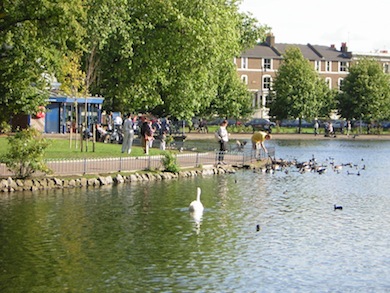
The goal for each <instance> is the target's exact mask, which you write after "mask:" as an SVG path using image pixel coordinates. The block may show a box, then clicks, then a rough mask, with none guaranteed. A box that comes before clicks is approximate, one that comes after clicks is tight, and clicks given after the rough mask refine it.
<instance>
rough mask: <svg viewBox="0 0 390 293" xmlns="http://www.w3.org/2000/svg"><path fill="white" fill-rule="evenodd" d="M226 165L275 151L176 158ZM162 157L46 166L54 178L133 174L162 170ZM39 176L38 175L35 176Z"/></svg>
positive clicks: (1, 169) (4, 173) (183, 162)
mask: <svg viewBox="0 0 390 293" xmlns="http://www.w3.org/2000/svg"><path fill="white" fill-rule="evenodd" d="M221 155H222V156H223V161H224V162H226V164H229V165H245V164H249V163H251V162H254V161H256V160H261V159H264V158H267V157H268V155H270V156H274V155H275V150H274V149H271V148H270V149H269V153H268V154H265V153H264V152H263V151H262V150H261V151H260V152H259V153H258V154H256V151H254V150H245V151H234V150H233V151H227V152H223V153H220V152H219V151H209V152H193V153H178V154H176V155H175V157H176V162H177V164H178V165H179V166H180V168H192V167H199V166H206V165H217V164H218V160H219V157H220V156H221ZM163 157H164V156H162V155H158V156H139V157H117V158H101V159H86V158H85V159H56V160H47V161H46V164H47V166H48V167H49V168H50V169H51V170H52V171H53V175H58V176H61V175H62V176H63V175H84V174H102V173H115V172H134V171H139V170H162V169H163V168H164V166H163V163H162V158H163ZM12 175H13V174H12V173H11V172H10V171H9V170H8V169H7V167H6V166H5V164H0V176H1V177H8V176H12ZM37 175H39V174H37Z"/></svg>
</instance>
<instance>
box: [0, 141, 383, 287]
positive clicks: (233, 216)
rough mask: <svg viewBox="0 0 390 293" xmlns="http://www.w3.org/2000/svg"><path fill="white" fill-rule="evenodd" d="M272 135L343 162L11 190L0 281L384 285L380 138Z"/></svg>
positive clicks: (2, 221) (1, 208)
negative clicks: (197, 202) (193, 210)
mask: <svg viewBox="0 0 390 293" xmlns="http://www.w3.org/2000/svg"><path fill="white" fill-rule="evenodd" d="M270 143H271V142H270ZM271 144H273V145H274V146H275V147H276V150H277V157H282V158H285V159H297V160H298V161H303V160H308V159H310V158H312V156H313V155H314V157H315V158H316V159H317V161H318V162H321V163H324V164H328V165H329V162H330V159H333V160H334V161H335V162H337V163H340V164H342V163H352V167H349V166H344V167H343V169H342V170H341V172H340V173H336V172H333V171H332V170H331V169H328V171H327V172H326V173H325V174H323V175H319V174H317V173H314V172H307V173H305V174H300V173H299V172H296V169H294V168H291V169H290V170H289V172H275V173H274V174H267V173H259V172H253V171H250V170H245V171H239V172H237V173H236V174H230V175H221V176H210V177H204V178H201V177H199V178H189V179H187V178H186V179H180V180H173V181H169V182H168V181H167V182H165V181H158V182H142V183H137V184H126V185H123V186H118V187H114V188H111V187H110V188H99V189H73V190H53V191H45V192H42V193H34V194H31V193H30V194H29V193H20V194H16V193H15V194H14V195H12V196H10V197H7V198H3V199H1V200H0V245H1V247H2V249H1V256H0V268H1V274H0V290H1V292H63V291H71V292H89V291H91V292H152V291H157V292H192V291H198V292H275V291H277V292H291V291H298V292H302V291H311V292H313V291H316V292H356V291H359V292H384V291H389V290H390V281H389V279H388V276H389V274H390V257H389V255H390V249H389V242H390V236H389V235H390V233H389V232H390V231H389V230H390V229H389V223H390V214H389V213H388V207H389V206H390V194H389V192H388V190H390V183H389V180H388V170H389V167H390V161H389V151H388V150H389V146H390V143H388V142H360V141H354V142H352V141H351V142H348V141H344V142H342V141H331V140H330V141H324V142H278V141H272V143H271ZM363 165H365V170H363V171H361V175H360V176H356V175H347V171H350V173H356V168H361V166H363ZM197 186H200V187H201V188H202V203H203V205H204V207H205V210H204V212H203V215H202V217H201V219H200V220H199V219H194V218H193V217H192V216H191V215H190V213H189V211H188V205H189V203H190V202H191V201H192V200H193V199H194V197H195V195H196V187H197ZM334 204H338V205H341V206H343V210H334V209H333V205H334ZM257 225H258V226H259V228H260V229H259V231H257Z"/></svg>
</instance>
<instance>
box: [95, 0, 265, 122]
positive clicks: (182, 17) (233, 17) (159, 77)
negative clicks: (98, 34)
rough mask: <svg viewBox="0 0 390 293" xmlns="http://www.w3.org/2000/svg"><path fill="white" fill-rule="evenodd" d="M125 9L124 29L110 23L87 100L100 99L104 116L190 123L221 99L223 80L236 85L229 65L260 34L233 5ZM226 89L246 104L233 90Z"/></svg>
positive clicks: (175, 3)
mask: <svg viewBox="0 0 390 293" xmlns="http://www.w3.org/2000/svg"><path fill="white" fill-rule="evenodd" d="M128 2H129V4H128V5H127V6H125V5H124V6H121V5H120V4H119V5H117V7H118V8H117V9H116V10H121V11H126V13H123V14H124V15H126V21H125V22H124V23H125V24H126V25H123V23H121V22H119V21H118V22H116V25H117V28H116V29H115V30H114V31H110V32H109V34H108V35H107V38H106V41H105V43H104V44H102V46H100V49H99V51H98V52H97V54H96V60H99V70H98V72H97V75H96V82H95V83H93V84H92V87H91V88H92V93H97V92H99V93H100V94H102V95H104V97H105V107H106V108H108V109H109V110H121V111H123V110H125V111H148V112H152V113H157V112H158V113H159V114H163V115H169V116H174V117H176V118H179V119H189V118H191V117H193V116H194V115H195V114H196V113H199V112H201V111H204V110H205V109H207V108H208V107H209V106H210V105H211V104H212V103H213V102H214V101H215V100H216V99H218V98H220V97H221V94H222V91H225V92H226V88H224V84H225V85H226V81H225V80H224V79H222V78H221V76H222V74H223V73H225V72H228V78H230V79H231V78H237V79H238V77H237V76H236V75H235V77H234V76H233V75H232V74H231V72H230V71H231V67H232V66H231V65H232V61H233V58H234V57H235V56H238V55H239V54H240V53H241V51H242V50H243V49H244V48H245V47H246V46H250V45H253V44H254V42H255V41H256V40H257V39H259V37H260V36H261V35H262V33H263V30H262V28H261V27H259V26H256V25H255V23H256V22H255V21H254V20H253V19H251V18H250V17H249V16H246V15H244V14H240V13H239V12H238V6H237V3H238V2H237V1H230V2H226V1H223V0H217V1H215V0H206V1H188V0H167V1H152V0H146V1H137V0H133V1H128ZM104 36H106V35H104ZM235 86H238V88H237V89H235V90H234V89H233V87H235ZM230 88H231V90H230V93H231V94H232V93H233V92H235V93H236V94H239V95H241V96H240V97H238V98H237V102H243V103H247V99H246V96H247V93H246V92H243V91H242V87H241V85H240V84H239V83H237V82H233V83H232V84H231V85H230ZM240 88H241V89H240ZM231 94H229V96H231ZM236 108H237V107H236ZM238 108H240V107H238ZM242 108H246V106H243V107H242Z"/></svg>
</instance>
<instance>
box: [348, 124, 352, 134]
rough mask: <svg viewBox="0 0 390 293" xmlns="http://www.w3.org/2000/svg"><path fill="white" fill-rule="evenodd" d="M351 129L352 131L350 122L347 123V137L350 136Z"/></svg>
mask: <svg viewBox="0 0 390 293" xmlns="http://www.w3.org/2000/svg"><path fill="white" fill-rule="evenodd" d="M351 129H352V126H351V121H349V120H348V121H347V136H349V135H350V134H351Z"/></svg>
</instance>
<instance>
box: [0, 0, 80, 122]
mask: <svg viewBox="0 0 390 293" xmlns="http://www.w3.org/2000/svg"><path fill="white" fill-rule="evenodd" d="M84 2H85V1H84V0H64V1H54V0H35V1H27V0H3V1H1V3H0V62H1V66H0V106H1V108H2V109H3V111H2V112H1V114H0V120H1V121H8V119H9V118H10V117H11V116H12V115H15V114H19V113H34V112H36V111H37V109H38V106H39V105H43V104H45V100H46V98H47V88H48V82H49V80H48V79H47V77H48V76H51V75H52V73H54V72H56V70H57V69H58V64H59V62H60V61H61V60H62V56H63V53H64V52H66V51H67V50H75V49H77V48H79V47H81V46H82V38H81V36H82V35H83V34H84V29H83V26H82V25H81V23H82V22H83V20H84V17H85V13H84Z"/></svg>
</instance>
